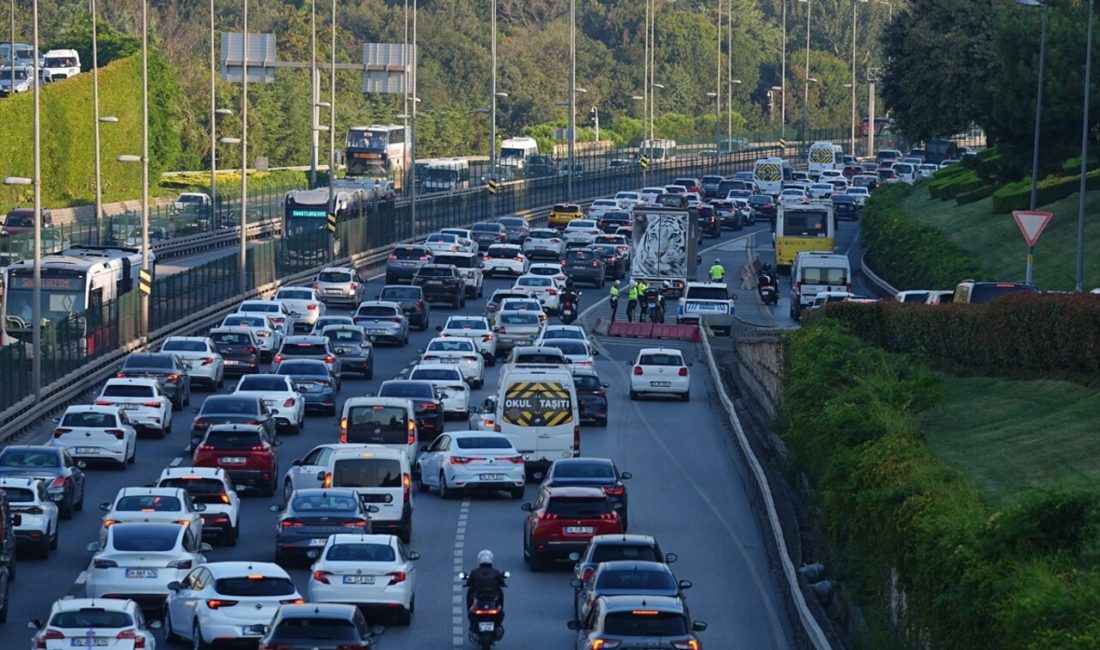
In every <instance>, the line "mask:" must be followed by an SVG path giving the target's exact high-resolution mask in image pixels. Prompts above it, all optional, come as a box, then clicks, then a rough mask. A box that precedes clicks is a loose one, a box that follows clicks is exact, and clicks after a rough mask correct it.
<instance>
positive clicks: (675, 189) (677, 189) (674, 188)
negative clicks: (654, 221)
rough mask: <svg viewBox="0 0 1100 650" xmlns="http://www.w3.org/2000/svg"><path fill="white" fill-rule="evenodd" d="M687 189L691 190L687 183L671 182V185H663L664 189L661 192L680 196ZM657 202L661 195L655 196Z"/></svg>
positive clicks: (686, 191) (687, 190)
mask: <svg viewBox="0 0 1100 650" xmlns="http://www.w3.org/2000/svg"><path fill="white" fill-rule="evenodd" d="M689 191H691V190H689V189H688V186H687V185H677V184H672V185H665V187H664V191H663V192H662V194H675V195H677V196H682V195H684V194H687V193H688V192H689ZM657 202H658V203H660V202H661V197H660V196H658V197H657Z"/></svg>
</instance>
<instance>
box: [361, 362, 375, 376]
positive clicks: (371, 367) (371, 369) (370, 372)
mask: <svg viewBox="0 0 1100 650" xmlns="http://www.w3.org/2000/svg"><path fill="white" fill-rule="evenodd" d="M373 378H374V362H371V364H370V365H369V366H367V371H366V372H364V373H363V379H373Z"/></svg>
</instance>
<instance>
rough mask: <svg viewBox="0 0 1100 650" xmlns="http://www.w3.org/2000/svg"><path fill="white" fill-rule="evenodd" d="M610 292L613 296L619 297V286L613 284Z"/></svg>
mask: <svg viewBox="0 0 1100 650" xmlns="http://www.w3.org/2000/svg"><path fill="white" fill-rule="evenodd" d="M609 293H610V294H611V297H612V298H618V297H619V287H616V286H615V285H611V291H610V292H609Z"/></svg>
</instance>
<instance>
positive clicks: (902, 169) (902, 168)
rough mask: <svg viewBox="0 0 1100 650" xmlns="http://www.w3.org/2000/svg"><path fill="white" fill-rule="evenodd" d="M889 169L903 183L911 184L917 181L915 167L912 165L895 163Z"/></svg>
mask: <svg viewBox="0 0 1100 650" xmlns="http://www.w3.org/2000/svg"><path fill="white" fill-rule="evenodd" d="M891 169H892V170H893V172H894V173H895V174H897V177H898V180H900V181H901V182H903V183H910V184H912V183H914V182H915V181H916V180H917V167H916V165H914V164H912V163H907V162H897V163H894V166H893V167H892V168H891Z"/></svg>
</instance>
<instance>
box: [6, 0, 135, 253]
mask: <svg viewBox="0 0 1100 650" xmlns="http://www.w3.org/2000/svg"><path fill="white" fill-rule="evenodd" d="M89 12H90V13H91V16H92V124H93V126H94V127H95V133H94V139H95V226H96V235H97V237H98V236H99V235H101V234H102V232H103V177H102V174H101V173H100V157H99V156H100V149H99V125H100V123H101V122H117V121H118V118H111V119H105V118H100V116H99V38H98V37H97V35H96V18H97V17H96V13H97V11H96V6H95V0H91V3H90V7H89ZM14 53H15V52H14V49H13V51H12V54H13V57H12V65H13V66H14V65H15V58H14Z"/></svg>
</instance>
